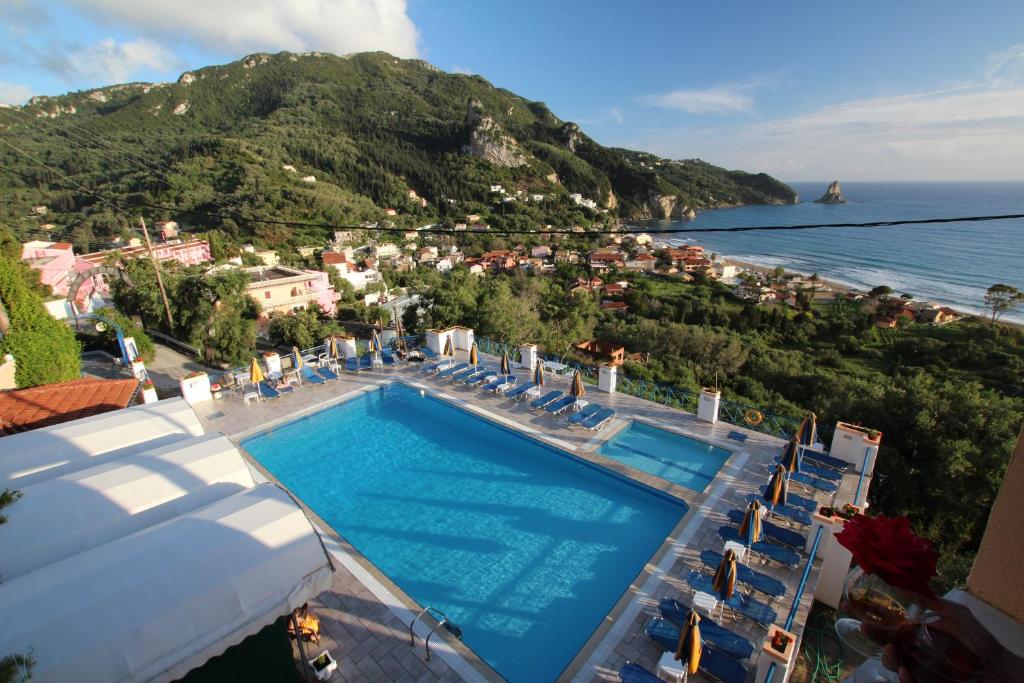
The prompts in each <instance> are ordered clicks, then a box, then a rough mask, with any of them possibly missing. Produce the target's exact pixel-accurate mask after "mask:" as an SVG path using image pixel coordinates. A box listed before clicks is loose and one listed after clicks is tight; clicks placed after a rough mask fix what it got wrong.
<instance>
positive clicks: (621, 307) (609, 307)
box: [601, 301, 629, 313]
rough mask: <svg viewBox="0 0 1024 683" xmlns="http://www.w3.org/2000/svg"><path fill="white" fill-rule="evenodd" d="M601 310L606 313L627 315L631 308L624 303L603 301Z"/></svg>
mask: <svg viewBox="0 0 1024 683" xmlns="http://www.w3.org/2000/svg"><path fill="white" fill-rule="evenodd" d="M601 308H603V309H604V310H606V311H614V312H615V313H625V312H626V311H628V310H629V306H627V305H626V303H625V302H623V301H602V302H601Z"/></svg>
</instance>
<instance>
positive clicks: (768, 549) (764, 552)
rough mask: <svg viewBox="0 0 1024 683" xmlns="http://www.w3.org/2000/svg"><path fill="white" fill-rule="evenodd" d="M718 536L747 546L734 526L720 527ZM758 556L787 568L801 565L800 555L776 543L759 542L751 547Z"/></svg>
mask: <svg viewBox="0 0 1024 683" xmlns="http://www.w3.org/2000/svg"><path fill="white" fill-rule="evenodd" d="M718 535H719V536H721V537H722V540H725V541H736V542H737V543H742V544H743V545H746V541H745V539H743V538H741V537H740V532H739V530H738V529H737V528H736V527H734V526H720V527H718ZM750 549H751V550H753V551H754V552H755V553H757V554H758V555H761V556H762V557H766V558H768V559H770V560H775V561H776V562H778V563H779V564H782V565H785V566H787V567H796V566H799V564H800V553H798V552H796V551H795V550H792V549H791V548H786V547H785V546H781V545H777V544H775V543H768V542H767V541H758V542H757V543H753V544H751V546H750Z"/></svg>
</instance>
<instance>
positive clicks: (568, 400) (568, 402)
mask: <svg viewBox="0 0 1024 683" xmlns="http://www.w3.org/2000/svg"><path fill="white" fill-rule="evenodd" d="M586 404H587V402H586V401H580V400H577V399H576V397H575V396H563V397H562V398H560V399H558V400H557V401H552V402H551V403H548V404H547V405H546V406H544V412H546V413H548V414H549V415H559V414H561V413H563V412H565V411H566V410H568V409H569V406H575V407H576V408H582V407H583V406H585V405H586Z"/></svg>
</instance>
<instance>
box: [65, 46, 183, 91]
mask: <svg viewBox="0 0 1024 683" xmlns="http://www.w3.org/2000/svg"><path fill="white" fill-rule="evenodd" d="M64 63H65V70H66V72H67V74H66V75H68V76H72V77H77V78H85V79H88V80H90V81H94V82H99V83H124V82H125V81H128V80H131V77H132V75H133V74H135V73H138V72H139V71H140V70H141V69H155V70H164V69H168V68H174V67H175V66H176V64H177V58H175V57H174V55H172V54H171V53H170V52H169V51H168V50H167V49H166V48H165V47H163V46H162V45H160V44H158V43H155V42H153V41H151V40H146V39H141V38H140V39H139V40H133V41H130V42H127V43H118V42H116V41H114V40H113V39H110V38H108V39H106V40H102V41H100V42H99V43H97V44H95V45H90V46H89V47H86V48H84V49H81V50H77V51H75V52H71V53H70V54H68V55H67V56H66V57H65V58H64Z"/></svg>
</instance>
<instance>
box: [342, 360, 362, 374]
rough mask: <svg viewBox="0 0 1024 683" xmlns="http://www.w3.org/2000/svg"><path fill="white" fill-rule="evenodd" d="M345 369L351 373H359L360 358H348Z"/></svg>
mask: <svg viewBox="0 0 1024 683" xmlns="http://www.w3.org/2000/svg"><path fill="white" fill-rule="evenodd" d="M345 369H346V370H348V371H349V372H358V371H359V359H358V358H346V359H345Z"/></svg>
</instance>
